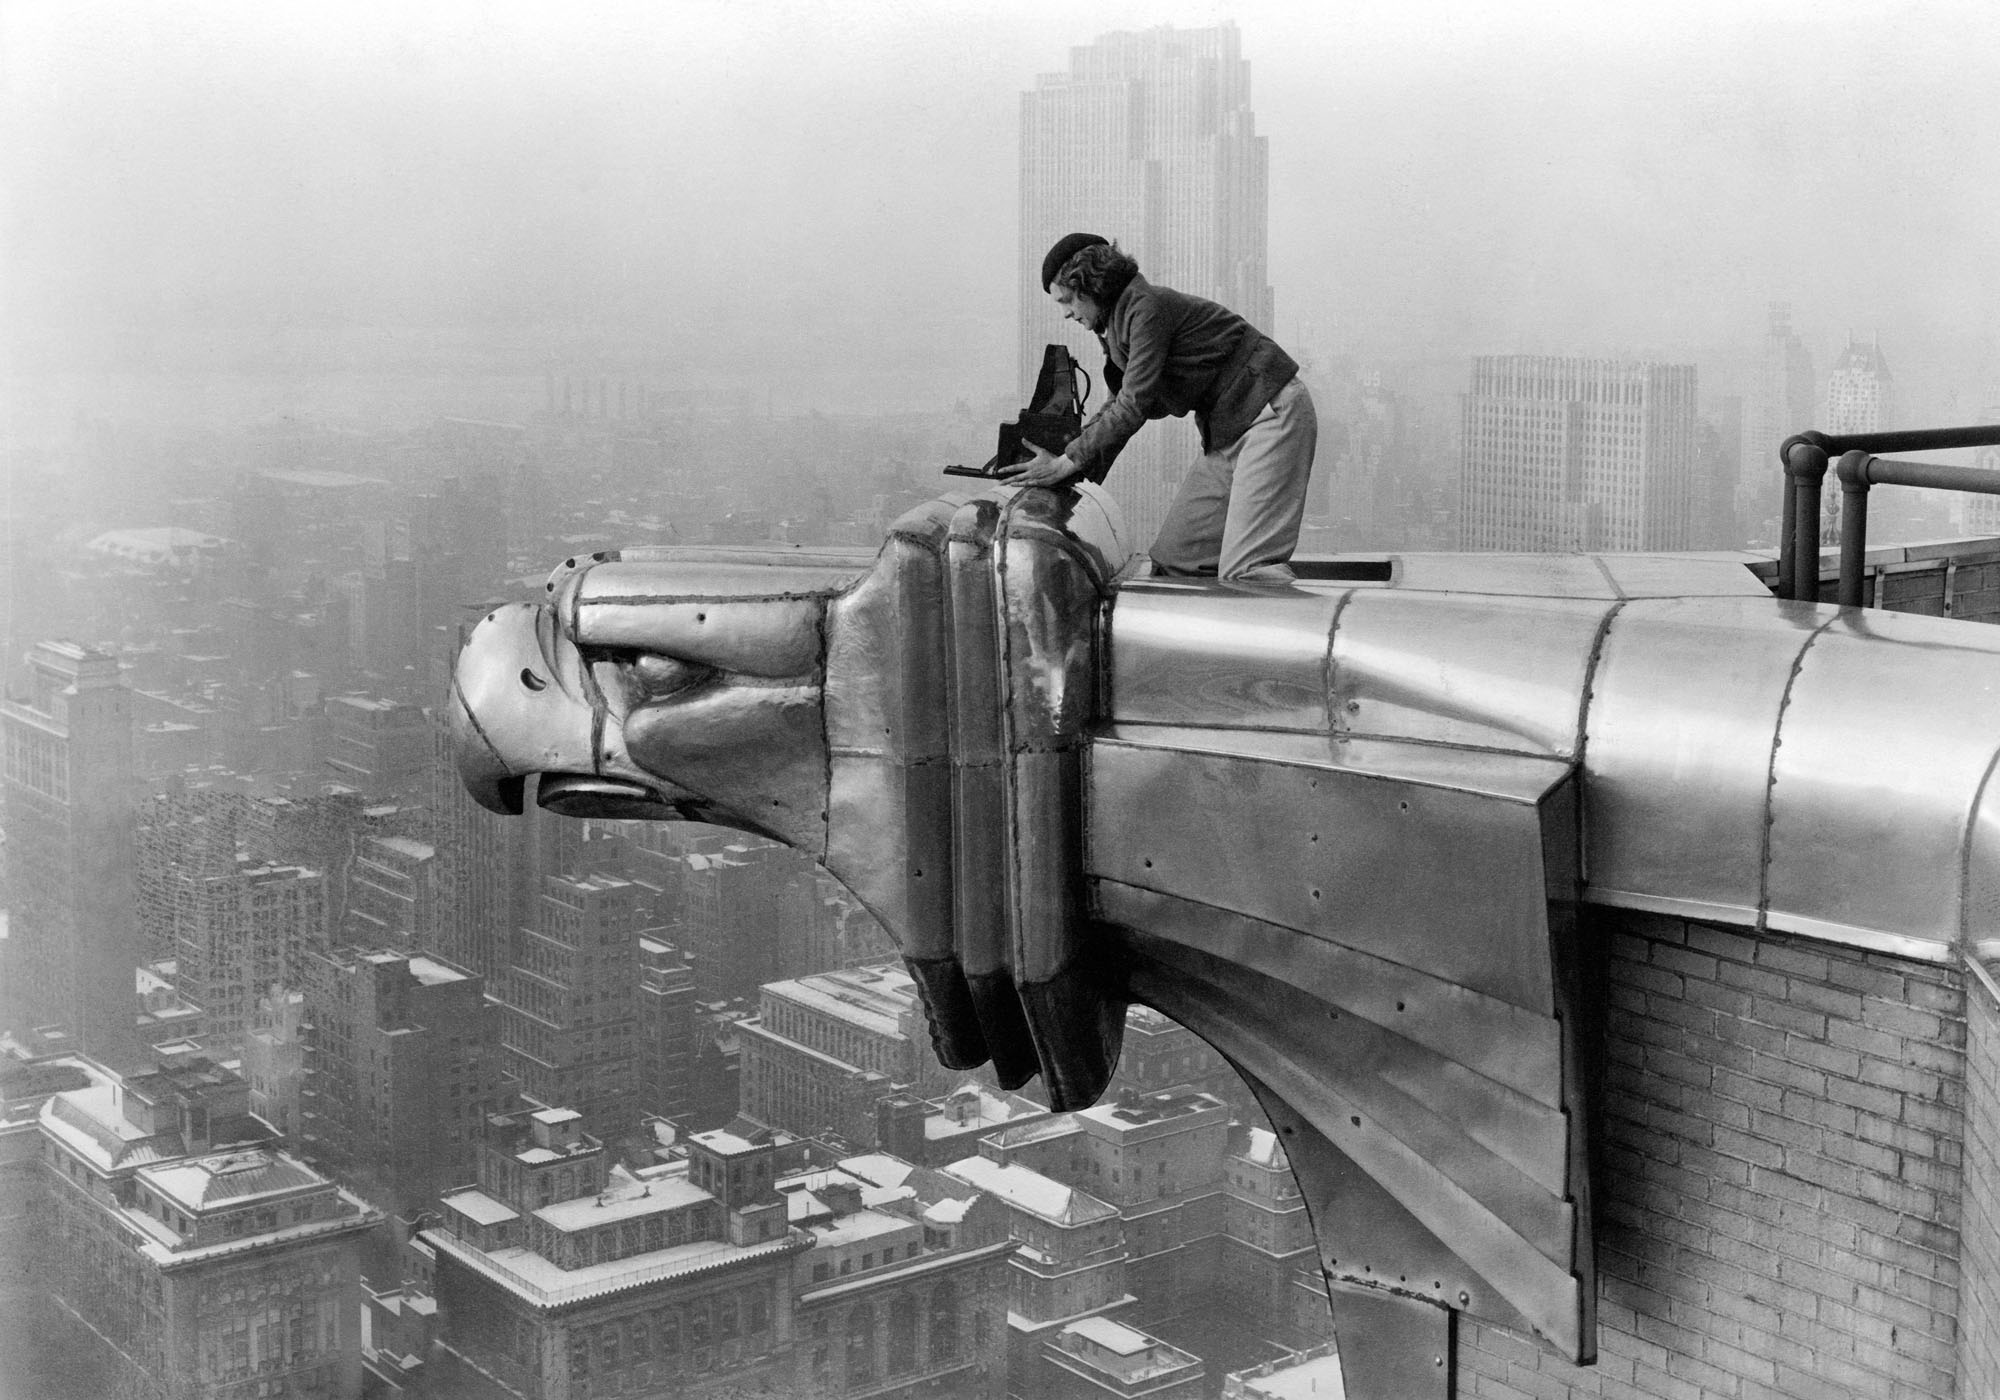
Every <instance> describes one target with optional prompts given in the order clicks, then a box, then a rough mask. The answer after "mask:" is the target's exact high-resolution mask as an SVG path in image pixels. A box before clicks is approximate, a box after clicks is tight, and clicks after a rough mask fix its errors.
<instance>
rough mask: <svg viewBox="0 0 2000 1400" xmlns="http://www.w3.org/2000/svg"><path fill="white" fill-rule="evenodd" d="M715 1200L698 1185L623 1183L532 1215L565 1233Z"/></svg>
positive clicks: (683, 1182)
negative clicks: (600, 1192)
mask: <svg viewBox="0 0 2000 1400" xmlns="http://www.w3.org/2000/svg"><path fill="white" fill-rule="evenodd" d="M714 1199H715V1198H714V1197H713V1196H711V1195H709V1193H708V1192H706V1191H704V1190H702V1189H701V1188H700V1187H699V1186H690V1185H688V1184H687V1182H685V1181H678V1180H674V1179H672V1178H667V1179H662V1180H655V1181H648V1182H636V1181H635V1182H626V1183H622V1184H619V1185H617V1186H614V1187H612V1188H611V1189H610V1190H608V1191H606V1192H605V1193H604V1194H603V1195H601V1196H583V1197H580V1198H578V1199H577V1200H574V1201H558V1202H556V1203H555V1204H554V1205H552V1206H543V1207H542V1208H541V1209H540V1210H538V1211H536V1212H535V1219H537V1220H540V1221H543V1222H544V1223H546V1224H548V1225H550V1226H552V1227H553V1228H555V1229H558V1230H561V1231H563V1232H564V1233H570V1232H573V1231H577V1230H589V1229H592V1228H594V1227H596V1226H599V1225H610V1224H613V1223H615V1222H617V1221H621V1220H636V1219H639V1218H641V1217H643V1216H648V1215H656V1214H659V1213H660V1212H663V1211H670V1210H680V1209H682V1208H683V1207H685V1206H691V1205H696V1204H698V1203H699V1202H702V1201H712V1200H714Z"/></svg>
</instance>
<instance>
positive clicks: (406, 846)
mask: <svg viewBox="0 0 2000 1400" xmlns="http://www.w3.org/2000/svg"><path fill="white" fill-rule="evenodd" d="M372 839H373V840H374V842H375V844H376V845H378V846H380V847H382V849H384V850H386V851H394V852H395V853H396V854H397V855H399V856H408V857H409V858H410V859H411V860H429V859H430V858H431V857H432V856H434V855H436V854H437V847H435V846H433V845H431V844H430V842H428V841H418V840H415V839H413V838H411V837H408V836H377V837H374V838H372Z"/></svg>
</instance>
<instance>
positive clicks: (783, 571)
mask: <svg viewBox="0 0 2000 1400" xmlns="http://www.w3.org/2000/svg"><path fill="white" fill-rule="evenodd" d="M643 555H644V551H640V550H630V551H619V552H618V555H617V557H615V558H613V559H612V560H610V562H608V563H604V564H598V565H596V566H595V567H592V568H588V569H582V570H580V571H579V573H580V576H581V577H580V581H579V584H578V593H577V598H578V600H579V601H580V602H585V603H600V602H605V603H608V602H615V601H617V600H619V599H641V598H652V599H656V600H658V601H660V602H668V603H671V602H689V603H695V602H729V601H731V600H743V601H749V600H764V599H772V598H827V597H831V596H832V595H833V594H836V593H839V592H842V591H843V590H845V589H847V588H849V587H851V586H852V585H853V584H854V583H855V582H856V581H857V580H858V579H860V577H861V576H862V575H863V574H865V573H866V572H867V571H868V569H867V565H866V564H865V563H842V564H839V565H834V566H816V567H801V566H797V565H785V564H770V563H745V564H731V563H720V562H714V561H703V562H685V561H682V560H671V561H669V560H657V559H648V558H645V557H643Z"/></svg>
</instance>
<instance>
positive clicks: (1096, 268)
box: [1055, 243, 1139, 311]
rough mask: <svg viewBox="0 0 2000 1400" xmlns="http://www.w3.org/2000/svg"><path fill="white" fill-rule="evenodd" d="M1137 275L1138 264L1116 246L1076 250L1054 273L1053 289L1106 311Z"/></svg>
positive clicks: (1094, 245)
mask: <svg viewBox="0 0 2000 1400" xmlns="http://www.w3.org/2000/svg"><path fill="white" fill-rule="evenodd" d="M1138 275H1139V262H1138V259H1136V258H1134V257H1133V256H1132V255H1131V254H1130V253H1128V252H1126V251H1125V250H1124V249H1123V248H1120V247H1119V246H1118V245H1117V244H1116V243H1093V244H1091V245H1090V246H1089V247H1088V248H1080V249H1078V250H1077V251H1076V252H1075V253H1073V254H1072V255H1071V256H1070V259H1069V261H1068V262H1065V263H1064V264H1063V265H1062V267H1061V268H1059V269H1058V270H1057V271H1056V276H1055V285H1057V286H1060V287H1068V288H1069V289H1070V290H1071V291H1072V292H1074V293H1076V294H1077V295H1078V296H1086V297H1089V298H1090V299H1091V300H1092V301H1094V302H1096V303H1097V304H1098V305H1099V306H1101V307H1103V308H1104V309H1105V310H1106V311H1109V310H1110V309H1111V306H1112V304H1113V303H1114V302H1116V301H1117V300H1118V297H1119V294H1120V293H1121V292H1123V291H1124V290H1125V288H1126V285H1127V284H1128V283H1130V282H1131V280H1132V279H1133V278H1134V277H1137V276H1138Z"/></svg>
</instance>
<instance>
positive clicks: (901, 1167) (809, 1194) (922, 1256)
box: [778, 1156, 1014, 1400]
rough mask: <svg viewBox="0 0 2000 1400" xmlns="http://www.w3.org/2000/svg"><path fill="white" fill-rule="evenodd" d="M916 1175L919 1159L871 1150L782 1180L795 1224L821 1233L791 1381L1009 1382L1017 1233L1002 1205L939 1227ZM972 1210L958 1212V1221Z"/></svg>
mask: <svg viewBox="0 0 2000 1400" xmlns="http://www.w3.org/2000/svg"><path fill="white" fill-rule="evenodd" d="M911 1175H913V1173H912V1171H911V1167H910V1164H908V1163H903V1162H900V1161H898V1160H897V1159H895V1158H891V1157H884V1156H874V1157H867V1158H853V1159H847V1160H844V1161H842V1162H841V1163H840V1164H839V1166H838V1167H837V1168H835V1169H833V1170H823V1171H815V1172H810V1173H805V1174H802V1175H797V1176H793V1177H791V1178H788V1179H781V1180H780V1181H779V1183H778V1189H779V1190H780V1192H782V1193H784V1195H785V1197H786V1202H787V1215H788V1219H789V1221H790V1223H791V1226H792V1228H793V1229H795V1230H798V1231H801V1232H803V1233H804V1234H806V1235H807V1236H809V1237H810V1238H811V1240H812V1248H811V1249H810V1250H808V1251H807V1252H805V1253H803V1254H800V1255H798V1256H797V1259H796V1262H795V1264H794V1272H793V1279H792V1286H793V1290H794V1300H795V1301H794V1303H793V1315H794V1320H795V1325H796V1327H797V1330H798V1339H799V1341H798V1347H797V1350H796V1352H795V1356H796V1366H795V1368H794V1376H793V1382H792V1388H791V1390H790V1392H789V1393H791V1394H794V1395H811V1396H827V1397H833V1396H847V1395H869V1396H877V1395H879V1396H885V1397H895V1398H896V1400H905V1397H915V1396H920V1395H922V1396H933V1395H950V1396H963V1397H966V1400H998V1397H1000V1396H1001V1395H1002V1394H1004V1393H1005V1390H1006V1382H1007V1353H1006V1337H1005V1333H1006V1315H1007V1298H1008V1287H1007V1278H1008V1273H1009V1269H1008V1266H1007V1258H1008V1256H1009V1255H1010V1254H1012V1253H1013V1250H1014V1244H1013V1242H1012V1240H1010V1239H1009V1238H1008V1237H1007V1235H1006V1233H1005V1231H1004V1229H1003V1228H1002V1227H1001V1224H1000V1215H999V1211H998V1210H997V1208H992V1214H991V1216H990V1217H989V1219H988V1222H987V1228H986V1229H985V1230H983V1231H981V1230H978V1229H972V1230H964V1229H952V1228H949V1227H946V1228H942V1229H941V1228H938V1226H937V1225H936V1224H935V1223H934V1222H933V1221H932V1220H930V1219H929V1218H928V1215H927V1210H926V1203H925V1202H924V1200H923V1199H922V1198H921V1196H920V1194H919V1193H918V1191H917V1190H916V1189H915V1188H914V1187H912V1186H910V1185H908V1184H907V1183H908V1181H909V1179H910V1176H911ZM951 1204H953V1205H959V1204H960V1203H959V1202H956V1201H954V1202H952V1203H951ZM965 1213H966V1212H965V1211H963V1210H959V1211H955V1212H952V1214H953V1216H954V1219H955V1220H957V1221H960V1222H962V1221H963V1220H964V1216H965Z"/></svg>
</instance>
